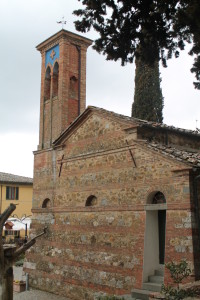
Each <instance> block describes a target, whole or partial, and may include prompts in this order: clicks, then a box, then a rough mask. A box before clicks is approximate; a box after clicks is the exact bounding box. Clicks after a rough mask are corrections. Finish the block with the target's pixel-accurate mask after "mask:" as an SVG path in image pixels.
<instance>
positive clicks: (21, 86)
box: [0, 0, 200, 177]
mask: <svg viewBox="0 0 200 300" xmlns="http://www.w3.org/2000/svg"><path fill="white" fill-rule="evenodd" d="M0 3H1V5H0V38H1V47H0V58H1V68H0V87H1V89H0V90H1V98H0V99H1V100H0V101H1V103H0V104H1V105H0V112H1V117H0V145H1V146H0V172H7V173H13V174H17V175H24V176H30V177H32V175H33V154H32V151H33V150H36V149H37V145H38V139H39V137H38V136H39V103H40V71H41V70H40V67H41V57H40V53H39V52H38V51H37V50H36V49H35V46H36V45H38V44H39V43H41V42H42V41H44V40H45V39H47V38H48V37H50V36H51V35H53V34H55V33H56V32H58V31H59V30H60V29H61V26H60V25H58V24H57V23H56V21H59V20H61V19H62V16H64V17H65V19H66V21H67V24H66V25H65V27H64V28H65V29H66V30H69V31H72V32H76V31H75V28H74V24H73V21H74V20H75V17H74V16H73V15H72V12H73V10H74V9H77V8H79V7H80V2H78V0H56V1H55V0H42V1H41V0H1V1H0ZM85 36H86V37H88V38H91V39H94V37H95V34H94V32H89V33H87V34H86V35H85ZM192 61H193V59H192V58H191V57H189V56H188V55H187V51H185V52H183V53H181V57H180V58H179V59H176V60H175V59H173V60H171V61H169V62H168V68H167V69H163V68H161V69H160V70H161V77H162V90H163V96H164V103H165V107H164V123H166V124H168V125H174V126H177V127H182V128H189V129H195V128H196V120H199V121H198V123H197V126H198V127H200V91H197V90H195V89H194V87H193V84H192V82H193V81H194V76H193V75H192V74H191V73H190V68H191V66H192ZM134 72H135V66H134V64H132V65H127V66H125V67H121V66H120V62H108V61H106V60H105V57H104V56H102V55H99V54H98V53H96V52H95V51H94V50H93V49H92V48H91V47H90V49H89V50H88V52H87V105H94V106H99V107H103V108H105V109H108V110H112V111H115V112H118V113H121V114H125V115H128V116H130V114H131V105H132V101H133V95H134Z"/></svg>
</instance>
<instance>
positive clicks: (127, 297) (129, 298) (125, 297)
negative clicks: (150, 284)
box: [119, 295, 140, 300]
mask: <svg viewBox="0 0 200 300" xmlns="http://www.w3.org/2000/svg"><path fill="white" fill-rule="evenodd" d="M119 297H120V299H121V298H123V299H124V300H134V298H133V297H132V296H131V295H121V296H119ZM137 300H138V299H137ZM139 300H140V299H139Z"/></svg>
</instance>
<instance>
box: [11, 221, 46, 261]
mask: <svg viewBox="0 0 200 300" xmlns="http://www.w3.org/2000/svg"><path fill="white" fill-rule="evenodd" d="M46 229H47V228H46V227H45V228H44V231H43V232H41V233H39V234H38V235H36V236H35V237H34V238H32V239H31V240H30V241H28V242H27V243H26V244H24V245H23V246H21V247H20V248H19V249H18V250H17V251H15V252H14V253H13V254H12V255H11V256H9V257H11V258H12V259H15V258H16V257H18V256H19V255H20V254H22V253H24V252H26V250H28V249H29V248H31V247H32V246H33V245H34V244H35V242H36V239H37V238H39V237H40V236H42V235H44V234H45V233H46ZM9 257H8V258H9Z"/></svg>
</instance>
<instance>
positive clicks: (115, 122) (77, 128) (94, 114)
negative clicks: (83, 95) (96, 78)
mask: <svg viewBox="0 0 200 300" xmlns="http://www.w3.org/2000/svg"><path fill="white" fill-rule="evenodd" d="M134 126H137V122H136V121H135V120H134V119H133V118H131V117H126V116H123V115H119V114H116V113H113V112H110V111H107V110H104V109H101V108H96V107H93V106H92V107H91V106H89V107H88V108H87V109H86V110H85V111H84V112H83V113H82V114H81V115H80V116H79V117H78V118H77V119H76V120H75V121H74V122H73V123H72V124H71V125H70V126H69V127H68V128H67V129H66V130H65V131H64V132H63V133H62V134H61V135H60V136H59V137H58V138H57V139H56V140H55V141H54V143H53V145H54V147H57V146H61V145H63V144H65V142H66V141H67V140H69V139H70V140H71V142H73V140H74V141H75V140H85V139H87V138H89V136H90V137H91V138H92V137H99V136H102V135H105V134H109V132H113V131H120V130H124V129H128V128H132V127H134Z"/></svg>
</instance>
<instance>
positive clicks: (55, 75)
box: [52, 62, 59, 98]
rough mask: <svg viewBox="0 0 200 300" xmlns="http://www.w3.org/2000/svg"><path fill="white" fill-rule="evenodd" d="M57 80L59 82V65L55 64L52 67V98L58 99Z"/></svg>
mask: <svg viewBox="0 0 200 300" xmlns="http://www.w3.org/2000/svg"><path fill="white" fill-rule="evenodd" d="M58 80H59V65H58V63H57V62H56V63H55V64H54V67H53V80H52V84H53V86H52V97H53V98H54V97H58Z"/></svg>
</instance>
